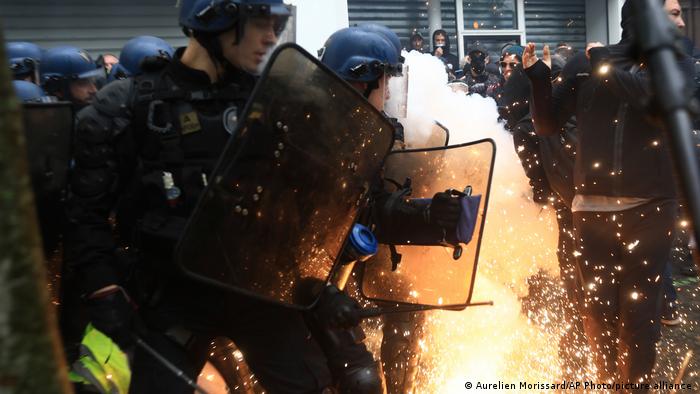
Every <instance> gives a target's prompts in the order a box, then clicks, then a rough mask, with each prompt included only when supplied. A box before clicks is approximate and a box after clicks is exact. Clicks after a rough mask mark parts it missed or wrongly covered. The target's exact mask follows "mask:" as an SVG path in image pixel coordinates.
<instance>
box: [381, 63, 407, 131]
mask: <svg viewBox="0 0 700 394" xmlns="http://www.w3.org/2000/svg"><path fill="white" fill-rule="evenodd" d="M384 75H387V73H385V74H384ZM408 78H409V69H408V65H403V67H402V70H401V73H400V74H395V75H393V76H390V77H389V78H388V86H387V89H386V94H385V100H384V111H385V112H386V113H387V115H389V116H390V117H392V118H398V119H402V118H405V117H406V114H407V111H408Z"/></svg>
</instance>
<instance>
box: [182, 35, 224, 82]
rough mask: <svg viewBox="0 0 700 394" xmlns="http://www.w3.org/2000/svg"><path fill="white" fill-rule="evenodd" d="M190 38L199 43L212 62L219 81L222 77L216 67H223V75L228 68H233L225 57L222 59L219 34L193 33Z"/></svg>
mask: <svg viewBox="0 0 700 394" xmlns="http://www.w3.org/2000/svg"><path fill="white" fill-rule="evenodd" d="M192 37H194V39H195V40H197V42H199V45H201V46H202V47H203V48H204V50H205V51H207V54H208V55H209V58H210V59H211V60H212V62H214V67H215V69H216V75H217V77H218V80H219V81H221V80H222V77H223V75H221V72H220V70H219V67H218V66H219V65H220V66H221V67H223V69H224V73H225V72H226V70H228V69H229V68H233V65H232V64H231V62H229V61H228V59H226V57H224V51H223V48H222V47H221V41H219V33H206V32H200V31H194V32H192Z"/></svg>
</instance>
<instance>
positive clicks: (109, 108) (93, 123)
mask: <svg viewBox="0 0 700 394" xmlns="http://www.w3.org/2000/svg"><path fill="white" fill-rule="evenodd" d="M181 55H182V49H180V50H178V52H177V53H176V56H175V59H174V60H173V61H172V62H171V63H170V64H168V65H167V66H166V67H165V68H164V69H162V70H159V71H158V72H155V73H154V74H152V75H149V76H143V77H137V78H135V79H131V78H130V79H126V80H121V81H116V82H113V83H111V84H109V85H107V86H105V87H104V88H103V89H102V90H100V91H99V92H98V93H97V96H96V98H95V100H94V102H93V104H92V105H90V106H88V107H86V108H85V109H83V110H82V111H81V112H80V113H78V115H77V122H76V136H75V167H74V169H73V173H72V176H71V180H70V195H69V199H68V201H67V215H68V221H69V225H68V231H67V234H66V255H67V261H69V262H70V267H69V269H71V270H72V271H73V272H74V273H75V274H77V277H78V279H79V281H80V283H81V284H82V289H81V290H82V292H83V293H84V294H89V293H92V292H94V291H95V290H97V289H100V288H102V287H105V286H107V285H110V284H121V283H122V280H123V279H124V274H125V272H124V267H123V266H122V265H121V264H120V259H119V258H118V256H117V254H118V246H119V242H118V241H117V239H119V240H121V241H123V244H125V245H129V246H133V245H134V241H135V238H134V237H138V236H139V234H142V232H141V231H140V230H142V227H146V224H145V222H147V221H148V220H146V217H147V216H148V214H149V213H151V212H160V213H163V215H160V216H162V217H168V219H167V223H171V222H177V223H184V220H185V219H186V218H187V217H188V216H189V214H190V212H191V210H192V209H193V208H194V205H195V204H196V201H197V199H198V198H199V193H200V192H201V191H202V190H203V189H204V186H205V185H204V184H203V183H204V182H203V181H202V179H203V176H206V174H207V173H210V172H211V171H212V170H213V167H214V165H215V163H216V160H217V159H218V157H219V156H220V154H221V152H222V150H223V148H224V146H225V145H226V142H227V140H228V138H229V136H230V134H229V133H228V132H227V131H226V130H225V129H224V127H223V122H222V121H221V119H222V116H223V112H224V110H226V109H227V108H230V107H231V105H232V104H233V103H234V102H235V105H236V106H238V108H239V110H242V109H243V107H244V105H245V101H246V100H247V97H248V96H249V95H250V93H251V92H252V89H253V87H254V85H255V78H254V77H253V76H251V75H249V74H247V73H244V72H242V71H237V70H230V72H229V73H228V74H227V75H228V77H229V78H228V79H227V80H225V81H222V82H221V83H219V84H216V85H213V84H212V83H211V81H210V79H209V77H208V75H207V74H206V73H204V72H202V71H198V70H193V69H190V68H188V67H187V66H185V65H184V64H182V63H181V62H180V61H179V57H180V56H181ZM146 82H148V84H146ZM154 84H155V85H162V86H160V87H158V86H156V90H157V89H160V88H162V89H161V90H168V91H170V94H174V92H175V91H174V90H173V89H175V88H177V89H179V90H178V91H181V92H197V91H210V90H211V89H212V88H216V89H219V90H224V89H229V88H230V89H235V90H236V92H238V93H237V96H238V99H237V100H228V98H227V99H226V100H225V101H224V100H220V101H217V100H209V101H202V102H199V103H198V102H194V101H188V100H187V99H184V98H182V99H173V100H169V101H168V100H166V102H167V106H164V107H163V111H162V112H161V111H155V115H154V116H152V118H153V119H149V116H148V115H147V112H148V111H149V104H150V102H152V101H153V100H152V99H151V100H150V101H149V99H148V98H145V99H144V97H145V96H146V95H144V94H143V93H144V90H143V89H144V86H145V85H154ZM148 91H149V92H151V93H153V91H152V90H148ZM154 108H156V107H154ZM166 113H170V114H171V115H170V117H169V118H168V117H167V116H166V117H165V118H163V117H161V115H163V114H166ZM193 113H197V114H198V116H199V120H198V121H197V122H191V121H187V120H183V119H184V118H183V116H188V117H189V115H191V114H193ZM189 118H191V117H189ZM195 118H196V117H195ZM206 122H210V123H211V125H210V124H205V123H206ZM167 123H172V125H173V126H174V127H173V129H172V130H171V131H169V132H157V131H156V130H154V128H153V127H152V126H148V125H149V124H153V125H156V124H157V125H165V124H167ZM210 126H211V127H210ZM173 141H174V142H175V143H174V144H173V143H172V142H173ZM163 171H168V172H171V173H172V176H173V178H174V181H175V184H176V185H177V186H178V187H179V188H180V189H182V195H181V196H180V197H179V200H178V205H177V208H167V207H168V203H167V201H166V200H165V198H166V193H165V190H164V181H163ZM164 210H168V211H167V212H164ZM113 213H116V215H117V224H118V231H117V232H116V234H115V231H114V230H113V226H112V225H111V222H110V216H111V215H112V214H113ZM151 216H159V215H151ZM148 217H150V216H148ZM171 218H174V219H177V218H179V219H178V220H170V219H171ZM156 222H157V220H156ZM169 230H170V232H171V233H172V234H170V235H171V236H170V237H164V238H163V239H162V240H161V241H162V243H159V244H156V243H149V246H152V247H153V248H165V249H161V251H160V255H161V256H160V257H161V258H162V259H164V260H169V259H170V258H171V254H170V253H171V252H172V248H173V247H174V242H175V240H176V239H177V238H178V237H179V235H180V234H179V233H178V231H179V230H181V228H180V227H179V226H171V227H170V228H169ZM115 235H116V237H115ZM166 238H171V239H166ZM136 245H137V246H138V243H137V244H136ZM156 253H158V252H157V251H156Z"/></svg>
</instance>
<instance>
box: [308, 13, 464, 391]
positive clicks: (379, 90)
mask: <svg viewBox="0 0 700 394" xmlns="http://www.w3.org/2000/svg"><path fill="white" fill-rule="evenodd" d="M394 37H395V39H392V38H394ZM397 44H398V45H397ZM400 50H401V46H400V44H399V40H398V37H396V34H395V33H393V32H392V31H391V30H390V29H388V28H386V27H384V26H381V25H370V24H367V25H360V26H358V27H355V28H346V29H341V30H339V31H337V32H335V33H334V34H333V35H331V37H330V38H329V39H328V40H327V42H326V44H325V47H324V50H323V57H322V59H321V61H322V62H323V63H324V64H326V65H327V66H328V67H330V68H331V69H332V70H333V71H335V72H336V73H337V74H338V75H339V76H340V77H341V78H343V79H344V80H346V81H347V82H349V83H350V84H351V85H352V86H353V87H355V89H356V90H357V91H358V92H360V93H361V94H363V95H364V97H365V98H366V99H367V100H368V101H369V102H370V103H372V105H373V106H374V107H375V108H376V109H377V110H379V111H383V110H384V104H385V101H386V100H388V99H389V98H390V95H389V94H388V81H389V79H390V78H392V77H398V76H400V75H401V74H402V72H403V65H402V63H401V58H400ZM396 93H398V92H394V94H396ZM401 93H404V94H405V93H406V92H401ZM401 93H399V94H401ZM390 120H392V121H393V122H392V123H393V124H394V125H395V127H396V126H399V127H397V129H396V131H397V132H395V135H394V136H395V139H397V140H399V142H403V137H404V136H403V127H400V126H401V125H400V123H398V122H397V121H396V119H391V118H390ZM397 146H401V144H394V147H397ZM373 194H374V199H373V203H372V206H371V208H370V210H369V211H370V212H367V213H366V215H365V216H369V217H366V218H365V221H367V222H371V223H372V224H373V225H374V226H376V227H375V230H376V232H377V235H378V240H379V241H380V242H383V243H386V244H389V243H392V241H394V240H397V239H399V238H402V237H404V236H410V235H414V234H418V233H426V232H429V231H430V228H431V225H433V224H435V222H439V223H440V224H439V226H440V227H442V228H445V229H454V228H455V227H456V221H457V219H458V218H459V214H460V212H461V210H460V207H459V206H458V205H457V199H454V198H450V196H448V195H447V194H446V193H438V194H437V195H435V197H434V198H433V200H432V203H431V205H430V207H429V209H430V214H428V213H427V212H426V211H425V210H423V209H421V208H418V207H416V206H413V205H412V204H410V203H409V202H405V201H404V200H403V199H401V198H398V199H396V198H392V196H391V193H389V192H387V191H385V190H384V188H383V186H381V180H379V181H378V184H377V185H375V187H374V193H373ZM370 217H371V218H370ZM428 217H430V218H428ZM448 233H449V230H448ZM386 257H388V256H385V255H381V256H379V258H386ZM423 322H424V315H423V314H422V313H393V314H390V315H388V316H386V317H385V318H384V327H383V334H384V337H383V340H382V349H381V357H382V366H383V369H384V378H385V379H386V387H387V390H388V392H390V393H399V392H411V391H412V390H413V384H414V382H415V377H416V374H417V371H418V361H419V354H418V352H419V349H418V342H419V340H420V339H421V333H422V325H423ZM405 332H410V333H411V335H409V336H405V335H404V333H405ZM397 333H398V334H397ZM345 350H346V352H347V353H348V354H349V355H351V356H353V357H355V358H356V359H362V358H363V357H364V358H365V359H366V356H363V352H362V351H363V350H364V345H358V346H356V347H354V348H353V349H350V350H349V351H348V350H347V349H345ZM345 357H347V355H346V356H345ZM328 358H329V361H331V371H332V372H334V373H336V372H335V371H336V370H337V369H338V368H334V367H333V361H334V360H335V359H336V358H337V356H336V355H334V354H328ZM340 359H341V360H343V357H342V355H341V357H340ZM364 365H365V368H366V369H367V370H368V372H367V374H366V375H365V377H366V378H367V379H370V378H376V375H375V374H374V373H373V371H372V365H371V362H364ZM364 384H365V386H363V388H365V389H367V388H368V387H373V385H372V384H371V383H370V382H365V383H364ZM373 392H374V391H373Z"/></svg>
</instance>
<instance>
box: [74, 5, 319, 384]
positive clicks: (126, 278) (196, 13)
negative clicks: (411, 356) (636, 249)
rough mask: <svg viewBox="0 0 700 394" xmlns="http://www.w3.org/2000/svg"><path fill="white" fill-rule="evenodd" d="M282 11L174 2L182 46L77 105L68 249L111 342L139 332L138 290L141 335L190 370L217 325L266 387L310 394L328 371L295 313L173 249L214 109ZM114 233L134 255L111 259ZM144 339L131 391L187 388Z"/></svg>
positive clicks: (253, 60)
mask: <svg viewBox="0 0 700 394" xmlns="http://www.w3.org/2000/svg"><path fill="white" fill-rule="evenodd" d="M288 16H289V10H288V9H287V7H286V6H285V5H284V3H283V2H282V0H224V1H214V2H212V1H210V0H183V1H182V2H181V6H180V25H181V26H182V27H183V30H184V32H185V33H186V34H187V36H188V38H189V41H188V45H187V46H186V47H185V48H179V49H178V50H177V51H176V52H175V55H174V56H173V60H172V61H171V62H169V63H167V64H164V66H163V68H162V69H160V70H158V71H156V72H148V73H145V74H143V75H140V76H137V77H134V78H129V79H125V80H119V81H115V82H113V83H111V84H109V85H107V86H106V87H105V88H104V89H103V90H101V91H100V92H98V93H97V96H96V98H95V100H94V102H93V104H92V105H90V106H88V107H87V108H85V109H83V110H82V111H81V112H80V113H79V114H78V119H77V126H76V127H77V133H76V134H77V135H76V147H75V149H76V153H75V156H76V157H75V169H74V174H73V177H72V181H71V196H70V200H69V204H68V205H69V206H68V216H69V231H68V235H67V252H68V254H69V256H70V259H69V260H70V262H71V268H72V270H73V272H74V275H76V276H77V277H78V278H79V279H80V280H79V282H80V283H81V285H82V289H81V292H82V294H83V295H84V299H85V301H86V305H87V309H88V312H89V315H90V318H91V320H92V322H93V324H94V325H95V326H96V327H97V328H98V329H99V330H101V331H102V332H105V333H106V334H108V335H109V336H111V337H112V338H113V339H114V340H115V341H116V342H117V343H118V344H119V345H120V346H122V347H130V346H132V345H133V343H134V341H135V338H134V336H133V324H132V322H133V321H134V307H133V301H134V300H137V301H138V302H139V305H140V309H139V312H140V313H139V316H140V317H141V319H142V322H143V323H144V325H145V327H146V329H145V330H142V331H141V334H140V335H141V338H142V339H143V341H144V342H145V343H147V344H148V345H149V346H150V347H151V348H153V349H155V350H156V351H157V353H158V354H160V355H161V356H163V357H164V358H165V359H167V360H168V362H169V363H171V364H173V365H174V366H176V367H177V369H179V370H181V371H182V372H184V373H185V375H186V376H187V377H189V378H190V379H195V378H196V376H197V374H198V373H199V371H200V369H201V367H202V366H203V364H204V362H205V359H206V356H207V353H208V352H209V350H208V349H209V348H208V346H209V343H210V341H211V340H212V339H213V338H214V337H216V336H225V337H229V338H231V339H233V340H234V341H235V342H236V344H237V345H238V347H239V348H240V349H241V351H242V352H243V353H244V354H245V357H246V361H247V362H248V364H249V365H250V367H251V369H252V370H253V372H254V373H255V374H256V377H257V378H258V379H259V380H260V382H261V383H262V385H263V386H264V387H265V388H266V389H267V390H269V391H270V392H290V393H291V392H304V393H307V392H319V391H321V390H322V389H323V388H324V387H326V386H328V385H330V383H331V382H330V380H331V378H330V374H329V373H328V370H327V367H326V360H325V357H324V356H323V353H322V352H321V351H320V349H319V348H318V345H317V344H316V343H315V342H314V341H313V339H311V338H310V336H309V335H308V331H307V328H306V326H305V324H304V321H303V319H302V316H301V315H300V314H299V312H296V311H293V310H291V309H285V308H283V307H278V306H274V305H271V304H266V303H263V302H260V301H254V300H253V299H250V298H248V297H244V296H240V295H235V294H233V293H228V292H224V291H221V290H219V289H216V288H214V287H210V286H207V285H205V284H202V283H200V282H194V281H192V280H191V279H188V278H185V277H184V276H182V275H181V274H180V272H179V271H178V270H177V269H176V266H175V265H174V263H173V258H172V253H173V250H174V247H175V243H176V241H177V239H178V238H179V237H180V234H181V233H182V231H183V227H184V223H185V222H186V220H187V219H188V217H189V215H190V213H191V212H192V210H193V209H194V205H195V203H196V201H197V200H198V197H199V195H200V194H201V192H202V190H203V189H204V187H205V185H206V183H207V176H208V175H209V174H211V172H212V171H213V168H214V165H215V162H216V160H217V158H218V157H219V156H220V154H221V152H222V148H223V147H224V146H225V145H226V142H227V140H228V139H229V136H230V132H229V131H228V130H231V129H235V124H230V123H231V121H232V119H235V117H231V116H225V115H224V114H231V113H232V112H233V113H236V112H239V111H240V110H241V109H242V108H243V107H244V106H245V104H246V101H247V100H248V98H249V96H250V94H251V92H252V89H253V87H254V86H255V84H256V78H255V76H254V74H255V73H256V71H257V69H258V67H259V66H260V65H261V63H262V61H263V58H264V56H265V55H266V53H267V51H268V50H270V49H271V48H272V47H273V46H274V45H275V43H276V41H277V38H278V37H279V34H280V33H281V32H282V29H283V28H284V26H285V23H286V19H287V17H288ZM111 212H115V217H116V224H117V231H116V233H117V235H118V240H115V239H114V237H113V232H112V227H111V226H110V221H109V216H110V213H111ZM119 245H123V246H128V250H129V252H130V253H129V256H130V258H128V259H120V253H119V248H118V246H119ZM251 247H256V246H254V245H251ZM258 247H259V246H258ZM125 261H126V263H125ZM133 271H135V272H136V275H130V273H131V272H133ZM130 279H131V280H130ZM127 284H131V286H127ZM139 343H140V342H139ZM143 349H144V348H143V346H140V347H137V348H136V351H135V355H134V361H133V364H132V382H131V391H132V392H136V393H151V392H167V393H185V392H190V393H191V392H192V388H191V386H189V385H188V384H187V383H186V382H185V381H184V380H183V379H180V378H179V377H178V376H176V375H175V374H173V373H172V372H171V371H172V370H168V368H166V367H165V366H164V364H163V363H162V362H160V361H159V360H158V359H157V358H155V357H154V356H153V355H152V353H149V352H147V351H144V350H143Z"/></svg>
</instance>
